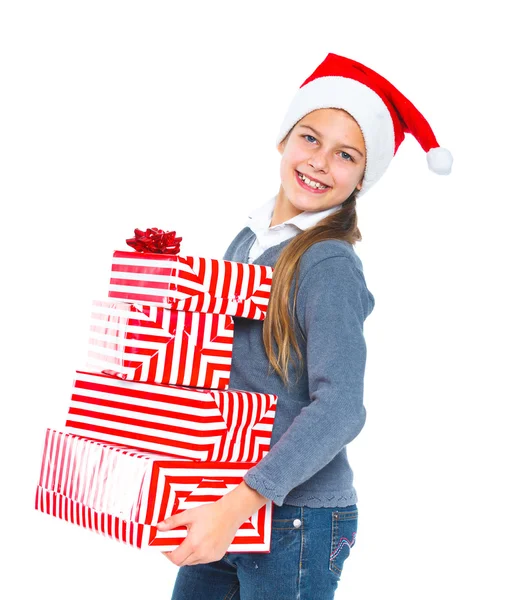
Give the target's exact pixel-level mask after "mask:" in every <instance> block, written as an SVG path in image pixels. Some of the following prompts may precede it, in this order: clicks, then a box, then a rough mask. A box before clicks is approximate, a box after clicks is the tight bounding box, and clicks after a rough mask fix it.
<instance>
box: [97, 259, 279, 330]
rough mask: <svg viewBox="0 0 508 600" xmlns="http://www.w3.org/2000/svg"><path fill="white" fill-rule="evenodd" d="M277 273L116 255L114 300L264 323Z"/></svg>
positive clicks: (238, 265)
mask: <svg viewBox="0 0 508 600" xmlns="http://www.w3.org/2000/svg"><path fill="white" fill-rule="evenodd" d="M272 273H273V269H272V268H271V267H268V266H264V265H252V264H247V263H238V262H231V261H226V260H217V259H213V258H199V257H195V256H176V255H170V254H145V253H141V252H124V251H120V250H119V251H116V252H114V254H113V264H112V273H111V280H110V284H109V293H108V296H109V297H110V298H116V299H119V300H124V301H128V302H137V303H140V304H154V305H156V306H162V307H164V308H173V309H174V310H186V311H189V312H206V313H221V314H225V315H233V316H237V317H244V318H247V319H258V320H263V319H264V318H265V315H266V309H267V306H268V300H269V297H270V289H271V284H272Z"/></svg>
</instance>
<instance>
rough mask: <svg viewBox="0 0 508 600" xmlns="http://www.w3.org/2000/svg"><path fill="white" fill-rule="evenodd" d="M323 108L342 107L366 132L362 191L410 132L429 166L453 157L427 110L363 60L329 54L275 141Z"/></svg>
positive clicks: (441, 169) (445, 170) (444, 171)
mask: <svg viewBox="0 0 508 600" xmlns="http://www.w3.org/2000/svg"><path fill="white" fill-rule="evenodd" d="M319 108H342V109H344V110H345V111H346V112H348V113H349V114H350V115H351V116H352V117H353V118H354V119H355V120H356V122H357V123H358V125H359V127H360V129H361V130H362V133H363V138H364V141H365V148H366V150H367V161H366V168H365V175H364V179H363V184H362V189H361V191H360V193H359V194H358V195H361V194H364V193H365V192H366V191H367V190H368V189H369V188H370V187H371V186H372V185H374V183H376V181H377V180H378V179H379V178H380V177H381V176H382V175H383V173H384V172H385V171H386V169H387V168H388V165H389V164H390V161H391V160H392V158H393V157H394V156H395V153H396V152H397V150H398V148H399V146H400V144H401V142H402V141H403V139H404V136H405V134H406V133H411V134H412V135H413V136H414V137H415V138H416V140H417V141H418V142H419V144H420V146H421V147H422V148H423V150H425V152H426V153H427V163H428V166H429V169H430V170H431V171H434V173H438V174H440V175H448V174H449V173H450V172H451V168H452V163H453V157H452V155H451V153H450V152H449V151H448V150H446V148H441V147H440V146H439V144H438V143H437V140H436V137H435V135H434V133H433V131H432V129H431V128H430V125H429V124H428V122H427V121H426V120H425V118H424V116H423V115H422V114H421V113H420V112H419V111H418V110H417V109H416V108H415V107H414V105H413V104H411V102H410V101H409V100H408V99H407V98H406V97H405V96H403V95H402V94H401V93H400V92H399V91H398V90H397V89H396V88H395V87H394V86H393V85H392V84H391V83H390V82H389V81H387V80H386V79H385V78H384V77H381V75H379V74H378V73H376V72H375V71H373V70H372V69H369V68H368V67H366V66H364V65H362V64H361V63H359V62H356V61H354V60H351V59H349V58H345V57H343V56H337V55H336V54H332V53H330V54H328V56H327V57H326V58H325V60H324V61H323V62H322V63H321V64H320V65H319V66H318V67H317V69H316V70H315V71H314V73H312V75H311V76H310V77H308V78H307V79H306V80H305V81H304V82H303V83H302V85H301V86H300V89H299V90H298V92H297V93H296V95H295V97H294V98H293V100H292V102H291V104H290V106H289V109H288V111H287V113H286V116H285V117H284V120H283V122H282V125H281V128H280V131H279V135H278V136H277V145H278V144H279V143H280V142H281V141H282V140H283V139H284V138H285V137H286V135H287V133H288V132H289V131H290V130H291V129H292V127H293V126H294V125H295V124H296V123H297V122H298V121H299V120H300V119H303V117H304V116H305V115H307V114H308V113H310V112H312V111H313V110H317V109H319Z"/></svg>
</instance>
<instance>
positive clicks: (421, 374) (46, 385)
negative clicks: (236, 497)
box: [0, 0, 508, 600]
mask: <svg viewBox="0 0 508 600" xmlns="http://www.w3.org/2000/svg"><path fill="white" fill-rule="evenodd" d="M495 4H496V3H495V2H493V1H492V2H482V3H480V4H478V3H474V4H473V3H469V2H466V3H459V2H446V1H441V2H400V3H395V2H377V3H375V2H372V3H371V4H369V3H365V2H358V3H355V2H351V3H344V2H338V1H335V2H324V1H321V2H320V1H316V0H314V1H313V2H309V1H307V2H296V1H295V0H291V1H285V2H282V1H280V2H276V1H272V2H266V3H262V2H261V3H260V2H255V3H254V2H253V3H248V4H247V3H243V2H201V3H200V2H189V3H185V4H184V3H178V4H177V3H171V2H149V1H145V2H132V1H127V0H123V1H122V2H120V1H118V2H114V1H110V0H100V1H96V0H87V1H86V2H84V1H81V2H77V1H69V0H67V1H60V2H57V1H54V0H46V1H44V2H27V1H23V0H11V1H6V2H4V3H3V4H2V8H1V13H0V60H1V71H0V85H1V86H2V91H1V94H0V120H1V131H0V145H1V156H0V170H1V177H0V185H1V190H0V191H1V205H2V208H1V210H2V220H1V223H2V242H3V243H2V271H1V272H2V284H1V287H2V292H1V298H2V317H3V323H2V325H3V327H2V355H3V357H2V361H1V364H2V379H1V382H2V384H1V385H2V387H1V391H2V394H1V406H2V409H1V410H2V413H1V414H2V421H1V426H2V436H1V461H2V466H1V495H0V501H1V503H2V505H1V513H0V514H1V518H2V523H3V526H2V536H1V546H2V554H3V556H4V558H3V560H2V571H3V575H2V578H1V579H0V595H1V596H2V597H4V598H10V599H14V598H28V597H38V598H51V599H54V600H60V599H64V598H65V599H67V598H74V599H76V600H78V599H89V598H92V597H93V598H96V599H100V600H102V599H106V598H121V599H126V600H130V599H136V600H138V599H140V598H150V600H158V599H164V598H169V597H170V593H171V588H172V581H173V579H174V577H175V575H176V572H177V568H176V567H175V566H174V565H172V564H171V563H170V562H169V561H168V560H167V559H166V558H164V557H163V556H162V555H160V554H158V553H144V552H140V551H137V550H134V549H132V548H130V547H128V546H124V545H122V544H120V543H119V542H115V541H113V540H110V539H107V538H103V537H101V536H99V535H97V534H94V533H91V532H88V531H85V530H83V529H80V528H78V527H75V526H72V525H69V524H67V523H64V522H61V521H59V520H57V519H55V518H52V517H49V516H46V515H43V514H41V513H38V512H36V511H35V510H34V508H33V503H34V492H35V486H36V483H37V478H38V469H39V464H40V452H41V448H42V441H43V436H44V431H45V428H46V427H48V426H51V427H57V428H61V427H62V426H63V424H64V421H65V415H66V410H67V403H68V401H69V397H70V389H71V386H72V381H73V376H74V370H75V369H77V368H82V367H83V365H84V361H85V358H86V345H87V337H88V336H87V329H88V317H89V312H90V305H91V302H92V300H93V299H94V298H98V299H101V298H105V297H106V295H107V284H108V272H109V267H110V258H111V254H112V252H113V250H115V249H127V246H126V245H125V243H124V240H125V238H127V237H130V236H131V235H132V232H133V229H134V228H135V227H140V228H143V229H144V228H146V227H160V228H162V229H165V230H176V231H177V233H178V234H179V235H182V236H183V239H184V241H183V243H182V254H195V255H205V256H212V257H217V258H220V257H221V256H222V253H223V252H224V250H225V249H226V247H227V246H228V244H229V242H230V240H231V239H232V238H233V237H234V235H235V234H236V232H237V231H238V230H239V229H240V228H241V227H242V226H243V223H244V220H245V218H246V216H247V214H248V212H249V210H250V209H251V208H252V207H255V206H258V205H259V204H261V203H262V202H265V201H266V200H267V199H268V198H269V197H271V196H272V195H274V194H275V193H276V192H277V190H278V184H279V179H278V176H279V155H278V154H277V152H276V150H275V141H274V140H275V136H276V134H277V131H278V127H279V124H280V122H281V120H282V117H283V115H284V112H285V110H286V108H287V106H288V105H289V102H290V100H291V98H292V97H293V94H294V93H295V92H296V90H297V89H298V87H299V86H300V85H301V83H302V82H303V81H304V80H305V79H306V78H307V77H308V75H310V74H311V73H312V71H313V70H314V69H315V67H316V66H317V65H318V64H319V63H320V62H321V61H322V60H323V59H324V58H325V56H326V54H327V53H328V52H335V53H337V54H342V55H344V56H349V57H351V58H354V59H356V60H358V61H360V62H363V63H365V64H367V65H368V66H370V67H371V68H373V69H375V70H377V71H378V72H380V73H381V74H382V75H384V76H385V77H386V78H387V79H389V80H390V81H391V82H392V83H394V84H395V85H396V86H397V87H398V88H399V89H400V91H402V92H403V93H404V94H405V95H406V96H407V97H408V98H409V99H410V100H411V101H412V102H414V104H415V105H416V106H417V107H418V108H419V110H421V112H422V113H423V114H424V115H425V117H426V118H427V119H428V120H429V122H430V124H431V126H432V127H433V129H434V131H435V133H436V136H437V138H438V141H439V142H440V143H441V144H442V145H443V146H446V147H448V148H449V149H450V150H451V151H452V153H453V155H454V157H455V164H454V168H453V173H452V175H450V176H449V177H440V176H438V175H435V174H432V173H431V172H430V171H428V169H427V166H426V159H425V154H424V152H423V151H422V149H421V148H420V146H419V145H418V144H417V142H416V141H415V140H414V138H412V137H411V136H408V138H407V139H406V141H405V142H404V143H403V144H402V146H401V148H400V149H399V152H398V153H397V156H396V157H395V159H394V160H393V162H392V164H391V166H390V168H389V170H388V172H387V173H386V175H385V176H384V177H383V179H382V180H381V181H380V182H379V183H377V184H376V186H375V187H374V188H373V189H372V190H371V191H369V192H368V193H367V194H366V195H365V197H363V198H362V199H361V201H359V207H358V213H359V226H360V230H361V232H362V235H363V241H362V242H360V243H358V244H357V246H356V250H357V252H358V255H359V256H360V257H361V259H362V262H363V265H364V273H365V277H366V280H367V283H368V286H369V289H370V290H371V291H372V293H373V294H374V296H375V298H376V307H375V309H374V312H373V313H372V315H371V316H370V317H369V318H368V319H367V321H366V323H365V335H366V338H367V344H368V363H367V372H366V378H365V405H366V408H367V423H366V425H365V428H364V430H363V431H362V433H361V434H360V436H359V437H358V438H357V439H356V440H354V441H353V443H352V444H350V446H349V457H350V461H351V464H352V466H353V469H354V471H355V487H356V489H357V492H358V495H359V501H358V508H359V513H360V517H359V530H358V538H357V544H356V546H355V548H354V549H353V552H352V555H351V557H350V558H349V559H348V561H347V562H346V565H345V569H344V573H343V576H342V580H341V582H340V585H339V589H340V593H337V596H340V597H341V598H349V599H362V600H363V599H370V598H372V597H374V595H376V596H380V597H382V598H385V597H386V598H388V597H390V598H391V599H392V600H396V599H401V600H402V599H403V600H407V599H409V598H410V599H411V600H418V599H422V600H423V599H425V600H427V599H428V598H437V599H441V598H443V599H444V598H447V599H448V598H461V599H462V600H465V599H469V598H478V597H482V598H489V599H491V600H497V599H502V598H506V597H508V586H507V584H506V564H507V559H508V553H507V551H506V539H507V535H508V528H507V517H506V514H507V503H508V497H507V494H506V492H505V489H504V485H505V480H506V472H507V471H506V459H507V452H506V425H507V423H506V418H505V414H506V413H505V405H506V402H507V400H508V394H507V386H506V361H507V352H506V339H507V333H508V328H507V318H506V306H507V303H506V300H507V298H506V291H505V289H503V286H505V285H506V262H507V252H506V250H507V248H506V225H505V224H506V218H505V217H506V202H507V194H506V185H505V184H504V183H503V181H504V176H505V174H506V165H505V163H506V151H505V145H506V137H507V136H506V133H507V127H506V125H507V123H506V120H507V119H506V105H507V97H506V95H504V96H503V92H502V91H501V84H502V80H503V79H504V78H505V64H504V61H502V55H503V54H504V55H505V56H506V53H507V47H506V43H505V41H504V40H505V39H506V37H505V31H504V28H503V26H502V23H503V20H502V19H501V16H500V13H497V14H496V12H495V10H496V9H495V8H494V6H495ZM469 6H474V8H468V7H469ZM2 588H3V589H2ZM7 590H9V591H7ZM267 600H270V599H267ZM315 600H320V599H315Z"/></svg>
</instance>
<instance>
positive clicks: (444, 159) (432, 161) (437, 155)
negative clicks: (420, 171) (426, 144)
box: [427, 147, 453, 175]
mask: <svg viewBox="0 0 508 600" xmlns="http://www.w3.org/2000/svg"><path fill="white" fill-rule="evenodd" d="M427 164H428V165H429V169H430V170H431V171H433V172H434V173H437V174H438V175H449V174H450V173H451V172H452V164H453V156H452V153H451V152H450V151H449V150H447V149H446V148H441V147H439V148H431V149H430V150H429V151H428V152H427Z"/></svg>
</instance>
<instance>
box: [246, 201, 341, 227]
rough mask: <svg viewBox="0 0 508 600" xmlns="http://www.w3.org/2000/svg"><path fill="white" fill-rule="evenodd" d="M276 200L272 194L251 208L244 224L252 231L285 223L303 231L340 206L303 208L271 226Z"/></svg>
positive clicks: (282, 225)
mask: <svg viewBox="0 0 508 600" xmlns="http://www.w3.org/2000/svg"><path fill="white" fill-rule="evenodd" d="M276 200H277V196H273V198H270V200H268V202H265V203H264V204H262V205H261V206H259V207H257V208H255V209H253V210H251V212H250V214H249V218H248V219H247V222H246V224H245V226H246V227H250V229H252V231H253V232H254V233H257V232H259V231H266V230H273V229H282V228H284V227H286V226H287V225H293V226H294V227H297V228H298V229H300V231H304V230H305V229H308V228H309V227H312V226H313V225H315V224H316V223H318V221H321V219H324V218H325V217H327V216H328V215H331V214H332V213H334V212H336V211H337V210H339V208H340V206H333V207H332V208H327V209H326V210H320V211H311V210H305V211H303V212H302V213H300V214H298V215H296V216H295V217H292V218H291V219H288V220H287V221H284V222H283V223H279V225H272V227H269V225H270V221H271V220H272V216H273V210H274V208H275V201H276Z"/></svg>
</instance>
